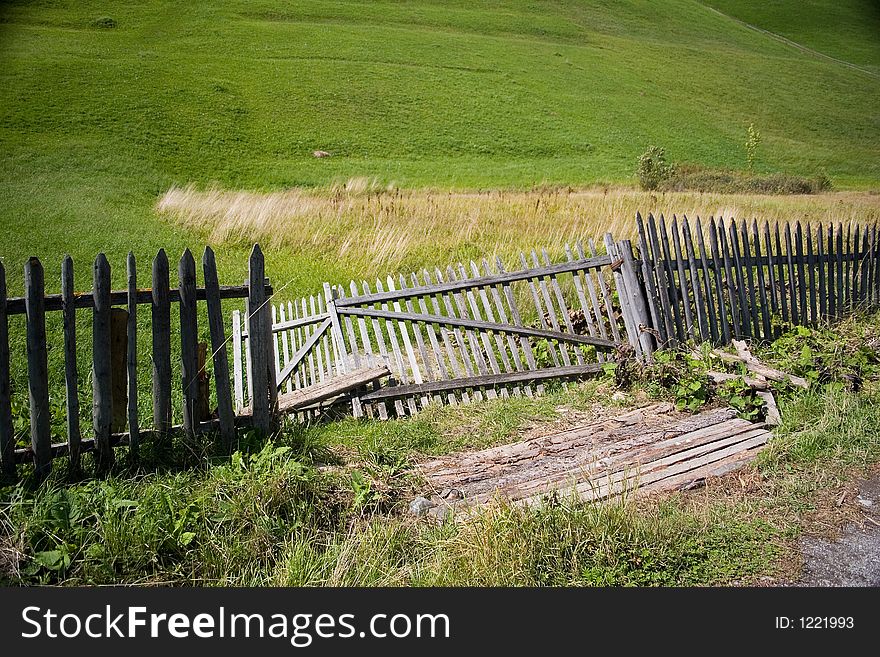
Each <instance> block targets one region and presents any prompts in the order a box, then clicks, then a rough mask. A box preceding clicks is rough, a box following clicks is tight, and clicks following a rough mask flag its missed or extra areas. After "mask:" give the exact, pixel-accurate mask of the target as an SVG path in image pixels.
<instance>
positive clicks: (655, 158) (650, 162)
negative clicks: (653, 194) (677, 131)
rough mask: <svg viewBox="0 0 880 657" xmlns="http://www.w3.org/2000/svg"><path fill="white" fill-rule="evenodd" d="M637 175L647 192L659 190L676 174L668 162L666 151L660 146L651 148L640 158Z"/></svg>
mask: <svg viewBox="0 0 880 657" xmlns="http://www.w3.org/2000/svg"><path fill="white" fill-rule="evenodd" d="M636 173H637V175H638V177H639V185H641V187H642V189H644V190H646V191H651V190H655V189H658V188H659V187H660V185H662V184H663V183H664V182H665V181H667V180H668V179H669V178H671V177H672V176H673V175H674V173H675V167H674V166H673V165H672V164H669V163H668V162H667V161H666V150H665V149H663V148H660V147H659V146H649V147H648V150H646V151H645V152H644V153H642V154H641V156H640V157H639V165H638V169H637V170H636Z"/></svg>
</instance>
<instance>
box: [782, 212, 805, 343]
mask: <svg viewBox="0 0 880 657" xmlns="http://www.w3.org/2000/svg"><path fill="white" fill-rule="evenodd" d="M784 232H785V252H786V262H787V264H788V290H789V297H788V302H789V306H790V310H791V323H792V324H793V325H795V326H797V325H799V324H800V323H801V311H802V310H803V309H802V308H799V307H798V286H797V274H796V273H795V262H794V248H793V246H792V239H791V224H789V223H786V224H785V229H784Z"/></svg>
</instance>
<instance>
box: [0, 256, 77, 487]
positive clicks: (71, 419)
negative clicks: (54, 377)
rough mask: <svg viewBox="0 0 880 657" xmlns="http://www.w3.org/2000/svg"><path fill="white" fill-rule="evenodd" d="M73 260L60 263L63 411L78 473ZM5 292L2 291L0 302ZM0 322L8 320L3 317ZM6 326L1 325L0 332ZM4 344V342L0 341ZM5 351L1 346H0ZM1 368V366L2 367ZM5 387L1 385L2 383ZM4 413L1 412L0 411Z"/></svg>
mask: <svg viewBox="0 0 880 657" xmlns="http://www.w3.org/2000/svg"><path fill="white" fill-rule="evenodd" d="M73 290H74V278H73V259H72V258H71V257H70V256H69V255H67V256H64V260H62V261H61V296H62V298H63V299H64V301H65V303H64V307H63V309H62V316H63V324H64V393H65V397H64V400H65V404H64V408H65V411H66V414H67V445H68V452H67V453H68V455H69V461H70V469H71V471H73V472H77V471H78V470H79V468H80V443H81V442H82V430H81V428H80V421H79V373H78V370H77V364H76V307H75V306H74V305H73ZM3 296H5V294H4V291H3V290H0V303H2V297H3ZM0 323H5V319H3V318H0ZM2 331H3V327H2V326H0V332H2ZM0 342H2V340H0ZM0 350H2V345H0ZM0 367H2V365H0ZM0 386H2V383H0ZM0 412H2V411H0Z"/></svg>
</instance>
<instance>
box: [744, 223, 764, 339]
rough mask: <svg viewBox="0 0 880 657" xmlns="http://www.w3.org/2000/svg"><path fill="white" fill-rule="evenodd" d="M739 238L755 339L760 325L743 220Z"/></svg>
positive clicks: (758, 333)
mask: <svg viewBox="0 0 880 657" xmlns="http://www.w3.org/2000/svg"><path fill="white" fill-rule="evenodd" d="M740 238H741V239H742V253H741V262H742V265H743V268H744V269H745V270H746V285H747V286H748V293H749V297H748V305H749V315H750V317H751V319H752V329H751V334H752V335H753V336H755V337H760V335H761V323H760V319H761V318H760V317H759V316H758V304H757V301H756V299H755V267H757V266H758V265H756V264H755V262H754V260H753V258H752V245H751V244H750V243H749V229H748V226H747V225H746V221H745V219H743V220H741V221H740Z"/></svg>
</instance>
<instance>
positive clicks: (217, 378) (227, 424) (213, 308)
mask: <svg viewBox="0 0 880 657" xmlns="http://www.w3.org/2000/svg"><path fill="white" fill-rule="evenodd" d="M202 272H203V275H204V280H205V292H206V301H207V307H208V328H209V329H210V332H211V359H212V362H213V364H214V388H215V390H216V391H217V417H218V419H219V421H220V440H221V441H222V443H223V448H224V450H225V451H227V452H228V451H229V450H231V449H232V446H233V444H234V443H235V412H234V411H233V407H232V390H231V389H230V386H229V357H228V356H227V354H226V330H225V329H224V328H223V305H222V303H221V301H220V282H219V279H218V276H217V262H216V260H215V258H214V251H213V249H211V247H210V246H208V247H205V252H204V254H203V255H202ZM238 362H239V367H240V366H241V356H239V359H238ZM236 394H237V392H236Z"/></svg>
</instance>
